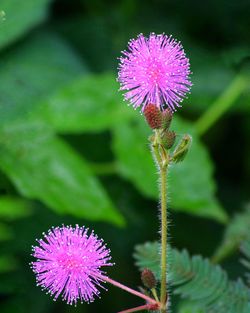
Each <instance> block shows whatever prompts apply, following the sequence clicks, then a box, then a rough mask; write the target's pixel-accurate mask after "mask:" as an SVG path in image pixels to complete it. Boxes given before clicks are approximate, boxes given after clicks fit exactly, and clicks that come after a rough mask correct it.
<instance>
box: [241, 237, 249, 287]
mask: <svg viewBox="0 0 250 313" xmlns="http://www.w3.org/2000/svg"><path fill="white" fill-rule="evenodd" d="M240 250H241V252H242V253H243V255H244V257H245V258H244V259H243V260H241V262H242V264H243V265H244V266H245V267H246V268H247V270H248V272H247V273H246V277H247V281H248V285H249V286H250V237H249V234H248V238H247V239H246V240H245V241H244V242H243V243H242V245H241V247H240Z"/></svg>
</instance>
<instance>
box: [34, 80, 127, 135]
mask: <svg viewBox="0 0 250 313" xmlns="http://www.w3.org/2000/svg"><path fill="white" fill-rule="evenodd" d="M121 102H122V99H121V95H120V94H119V93H118V85H117V83H116V80H115V77H114V76H113V75H110V74H102V75H88V76H85V77H81V78H79V79H77V80H75V81H74V82H72V83H70V84H69V85H67V86H66V87H63V88H61V89H60V90H59V91H58V92H57V93H55V94H54V95H53V96H51V97H49V98H48V99H47V100H46V101H43V102H41V103H40V105H39V106H38V107H37V109H36V110H35V111H34V112H33V113H32V114H31V115H30V118H31V119H32V120H42V121H45V122H46V123H48V124H50V125H51V126H52V127H53V128H54V129H55V130H56V131H58V132H61V133H72V132H73V133H74V132H83V131H86V132H93V131H94V132H97V131H102V130H106V129H107V128H109V127H111V126H113V125H116V124H117V125H119V124H120V123H121V122H122V121H124V120H126V119H127V118H129V117H130V116H131V114H130V110H126V107H125V106H123V105H121ZM65 116H66V117H67V118H65Z"/></svg>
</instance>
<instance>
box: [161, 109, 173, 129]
mask: <svg viewBox="0 0 250 313" xmlns="http://www.w3.org/2000/svg"><path fill="white" fill-rule="evenodd" d="M172 119H173V113H172V112H171V111H170V110H169V109H166V110H165V111H164V112H163V113H162V125H161V127H162V128H163V129H169V127H170V124H171V122H172Z"/></svg>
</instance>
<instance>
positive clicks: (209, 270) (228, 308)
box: [134, 243, 250, 313]
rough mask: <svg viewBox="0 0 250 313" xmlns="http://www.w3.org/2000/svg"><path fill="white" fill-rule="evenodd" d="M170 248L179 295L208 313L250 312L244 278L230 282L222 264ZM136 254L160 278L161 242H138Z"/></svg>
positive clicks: (172, 275)
mask: <svg viewBox="0 0 250 313" xmlns="http://www.w3.org/2000/svg"><path fill="white" fill-rule="evenodd" d="M249 248H250V247H249ZM168 250H169V251H170V252H169V257H168V259H169V260H170V262H168V263H169V273H170V275H169V277H168V282H169V284H170V285H172V286H175V288H174V290H173V292H174V293H175V294H179V295H181V296H182V297H185V298H188V299H189V300H192V301H195V303H196V304H197V305H198V306H200V307H201V308H202V309H203V310H204V312H206V313H250V289H249V288H248V287H247V286H246V285H245V284H244V282H243V281H242V280H241V279H238V280H237V281H230V280H229V278H228V275H227V273H226V272H225V271H224V270H223V269H222V268H221V267H220V266H219V265H213V264H212V263H211V262H210V261H209V260H208V259H203V258H202V257H201V256H193V257H190V255H189V253H188V252H187V251H186V250H183V251H181V252H180V251H178V250H176V249H171V248H170V249H168ZM249 252H250V250H249ZM134 256H135V259H136V264H137V265H138V266H139V268H140V269H143V268H145V267H147V268H150V269H151V270H152V271H153V272H154V273H155V274H156V276H157V277H159V272H160V257H159V246H158V243H146V244H144V245H138V246H137V247H136V250H135V255H134Z"/></svg>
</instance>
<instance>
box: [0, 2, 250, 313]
mask: <svg viewBox="0 0 250 313" xmlns="http://www.w3.org/2000/svg"><path fill="white" fill-rule="evenodd" d="M0 11H3V12H5V15H4V13H3V12H2V13H1V14H0V49H1V51H0V53H1V56H0V300H1V303H0V312H1V313H12V312H13V313H14V312H15V313H24V312H25V313H31V312H32V313H47V312H51V313H52V312H65V313H66V312H117V311H120V310H122V309H125V308H129V307H132V306H133V305H136V304H138V305H139V304H140V303H141V301H140V300H137V299H135V298H134V297H133V296H130V295H127V294H126V293H124V292H123V291H120V290H116V289H115V288H114V287H111V286H109V291H108V292H105V291H103V292H102V295H101V299H97V300H96V301H95V302H94V303H93V304H90V305H87V304H83V305H78V306H77V307H76V308H75V307H71V306H67V305H66V304H65V303H63V302H62V301H60V300H58V301H57V302H53V301H52V299H51V298H50V297H49V296H48V295H46V294H45V292H42V291H41V290H40V288H37V287H36V286H35V278H34V275H33V273H32V272H31V270H30V268H29V262H30V261H31V260H32V257H31V256H30V253H31V245H32V244H35V239H36V238H40V237H41V234H42V232H43V231H47V230H48V229H49V228H50V227H51V226H57V225H61V224H62V223H64V224H75V223H78V224H80V225H86V226H88V227H90V228H91V229H95V231H96V233H97V234H98V235H99V236H100V237H102V238H103V239H104V240H105V242H107V244H108V246H109V247H110V248H111V250H112V256H113V260H114V262H115V263H116V266H114V267H113V268H112V269H108V273H109V275H110V276H111V277H112V278H114V279H116V280H119V281H121V282H123V283H125V284H128V285H129V286H131V287H134V288H136V287H137V286H139V285H140V275H139V273H138V272H137V269H136V268H135V266H134V260H133V257H132V254H133V249H134V246H135V244H137V243H143V242H145V241H147V240H151V241H152V240H156V239H157V238H158V236H159V234H158V229H159V226H158V209H157V196H158V190H157V187H158V186H157V174H156V169H155V168H154V164H153V161H152V160H151V156H150V152H149V148H148V141H147V137H148V135H149V134H150V130H149V128H148V127H147V125H146V124H145V122H144V119H143V117H142V116H141V115H140V114H139V111H136V112H134V110H133V109H132V108H130V107H129V108H128V107H127V105H126V104H125V103H124V102H123V101H122V96H121V94H119V93H118V88H119V86H118V84H117V83H116V72H117V64H118V60H117V57H119V55H120V51H121V50H124V49H125V48H126V45H127V41H128V40H129V39H130V38H133V37H135V36H137V34H138V33H141V32H143V33H144V34H145V35H148V34H149V33H150V32H156V33H162V32H165V33H166V34H172V35H173V37H175V38H177V39H178V40H181V42H182V44H183V46H184V48H185V51H186V53H187V56H188V57H189V58H190V63H191V69H192V72H193V75H192V81H193V84H194V85H193V88H192V93H191V95H190V96H189V98H188V99H187V100H185V101H184V103H183V108H181V109H180V110H178V113H176V114H175V121H174V125H173V127H172V128H173V129H175V130H176V131H177V132H178V134H179V135H181V134H183V133H186V132H189V133H191V134H192V135H193V146H192V149H191V151H190V153H189V155H188V157H187V158H186V160H185V162H184V163H182V164H180V165H178V166H176V167H173V168H172V169H171V172H170V176H169V183H170V187H169V188H170V195H169V202H170V211H171V213H170V218H171V226H170V234H171V235H170V236H171V243H172V245H173V246H175V247H178V248H184V247H186V248H187V249H188V250H189V251H190V253H191V254H197V253H200V254H203V255H204V256H206V257H211V256H212V255H214V254H215V255H214V259H216V260H217V261H222V260H223V261H224V263H223V265H224V266H225V268H226V269H227V270H228V272H229V274H230V276H231V277H232V278H235V277H236V276H237V275H239V274H240V273H241V272H242V268H241V266H240V264H239V263H237V262H234V261H235V258H236V256H237V254H238V252H237V251H238V250H237V247H238V244H239V242H240V240H241V239H242V238H243V237H244V236H245V235H246V234H247V233H248V232H249V227H250V214H249V211H248V208H249V206H250V194H249V186H250V175H249V174H250V144H249V135H250V87H249V81H250V80H249V62H250V36H249V29H250V19H249V14H250V2H249V1H248V0H239V1H236V2H235V1H228V0H210V1H206V2H202V1H197V0H190V1H178V0H177V1H163V0H155V1H135V0H123V1H111V0H110V1H101V0H92V1H87V0H71V1H66V0H54V1H50V0H26V1H18V0H0ZM235 214H241V215H242V216H241V220H242V222H240V223H239V222H237V221H238V220H239V216H238V217H237V218H238V219H237V218H236V223H235V218H234V216H235ZM237 223H238V224H237ZM239 224H240V226H239ZM228 225H236V226H233V227H234V228H233V230H234V232H231V233H230V231H229V235H228V234H227V235H226V236H227V237H226V238H225V240H224V241H223V240H222V238H223V236H224V235H223V234H224V232H225V229H228ZM229 227H231V226H229ZM232 233H233V235H232ZM230 234H231V235H230ZM230 236H231V237H230ZM221 242H222V243H221ZM217 247H219V248H218V250H217V252H215V251H216V249H217ZM228 256H229V257H228ZM178 303H179V299H178V298H174V299H173V307H174V309H173V312H178Z"/></svg>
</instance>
